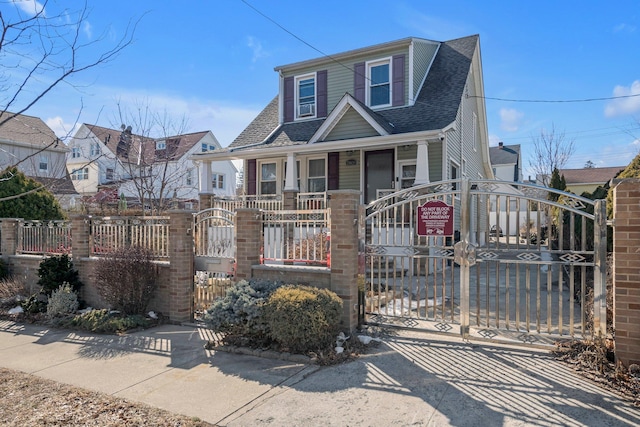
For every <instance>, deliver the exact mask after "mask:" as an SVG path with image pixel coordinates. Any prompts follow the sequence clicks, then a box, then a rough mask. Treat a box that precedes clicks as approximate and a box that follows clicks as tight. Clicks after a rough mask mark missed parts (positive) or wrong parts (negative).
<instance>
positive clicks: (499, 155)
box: [489, 142, 522, 182]
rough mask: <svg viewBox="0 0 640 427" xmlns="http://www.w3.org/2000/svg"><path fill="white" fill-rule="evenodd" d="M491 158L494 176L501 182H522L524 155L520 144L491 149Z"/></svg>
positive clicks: (500, 143)
mask: <svg viewBox="0 0 640 427" xmlns="http://www.w3.org/2000/svg"><path fill="white" fill-rule="evenodd" d="M489 158H490V159H491V167H492V169H493V175H494V176H495V177H496V179H499V180H501V181H514V182H522V154H521V152H520V144H516V145H504V143H502V142H499V143H498V146H497V147H490V148H489Z"/></svg>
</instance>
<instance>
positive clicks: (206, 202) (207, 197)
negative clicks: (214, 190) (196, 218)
mask: <svg viewBox="0 0 640 427" xmlns="http://www.w3.org/2000/svg"><path fill="white" fill-rule="evenodd" d="M198 196H199V198H200V206H199V210H201V211H203V210H205V209H209V208H210V207H211V206H213V202H212V200H213V198H214V197H215V195H214V194H210V193H200V194H199V195H198Z"/></svg>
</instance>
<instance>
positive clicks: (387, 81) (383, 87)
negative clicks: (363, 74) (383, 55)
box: [367, 59, 391, 107]
mask: <svg viewBox="0 0 640 427" xmlns="http://www.w3.org/2000/svg"><path fill="white" fill-rule="evenodd" d="M367 86H368V87H367V104H368V105H369V106H370V107H386V106H389V105H391V60H390V59H384V60H381V61H375V62H370V63H368V64H367Z"/></svg>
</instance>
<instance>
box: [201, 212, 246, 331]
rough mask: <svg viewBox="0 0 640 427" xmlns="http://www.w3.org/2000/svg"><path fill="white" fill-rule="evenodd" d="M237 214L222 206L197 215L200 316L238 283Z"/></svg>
mask: <svg viewBox="0 0 640 427" xmlns="http://www.w3.org/2000/svg"><path fill="white" fill-rule="evenodd" d="M235 218H236V214H235V212H232V211H229V210H226V209H221V208H210V209H205V210H203V211H200V212H198V213H196V214H194V216H193V241H194V263H195V266H194V267H195V268H194V281H193V282H194V288H193V299H194V313H195V317H196V318H199V317H200V316H201V315H202V313H203V311H204V310H206V309H207V308H209V306H211V303H212V302H213V300H214V299H216V298H218V297H222V296H224V295H225V292H226V290H227V289H228V288H229V287H230V286H232V285H233V283H234V276H235V257H236V248H235Z"/></svg>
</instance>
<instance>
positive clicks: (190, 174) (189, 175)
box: [185, 168, 193, 186]
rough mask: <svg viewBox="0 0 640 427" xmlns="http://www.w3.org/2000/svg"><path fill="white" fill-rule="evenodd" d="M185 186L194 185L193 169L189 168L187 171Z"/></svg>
mask: <svg viewBox="0 0 640 427" xmlns="http://www.w3.org/2000/svg"><path fill="white" fill-rule="evenodd" d="M185 175H186V176H185V184H186V185H189V186H192V185H193V168H189V169H187V172H186V174H185Z"/></svg>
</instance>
